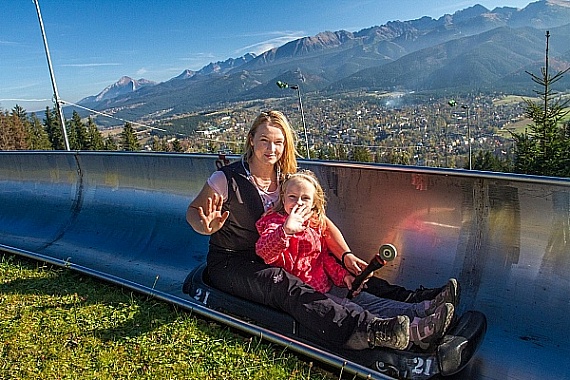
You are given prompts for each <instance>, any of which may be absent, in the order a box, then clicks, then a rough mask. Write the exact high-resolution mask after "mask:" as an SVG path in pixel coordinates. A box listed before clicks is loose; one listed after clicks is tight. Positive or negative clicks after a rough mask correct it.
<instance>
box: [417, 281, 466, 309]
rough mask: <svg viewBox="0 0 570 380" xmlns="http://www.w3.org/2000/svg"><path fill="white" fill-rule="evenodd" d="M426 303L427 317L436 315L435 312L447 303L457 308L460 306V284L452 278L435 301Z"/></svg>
mask: <svg viewBox="0 0 570 380" xmlns="http://www.w3.org/2000/svg"><path fill="white" fill-rule="evenodd" d="M424 302H426V303H427V307H426V311H425V313H426V315H430V314H433V313H435V310H436V309H437V308H438V307H439V306H440V305H443V304H445V303H450V304H452V305H453V307H457V305H458V304H459V283H458V282H457V280H456V279H454V278H450V279H449V281H448V282H447V284H445V286H443V287H442V288H441V290H440V291H439V293H437V295H436V296H435V297H434V298H433V300H431V301H424Z"/></svg>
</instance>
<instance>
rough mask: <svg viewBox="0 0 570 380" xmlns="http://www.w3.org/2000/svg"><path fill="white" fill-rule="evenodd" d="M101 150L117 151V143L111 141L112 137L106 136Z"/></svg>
mask: <svg viewBox="0 0 570 380" xmlns="http://www.w3.org/2000/svg"><path fill="white" fill-rule="evenodd" d="M103 149H104V150H119V147H118V145H117V143H116V142H115V140H113V137H111V135H109V136H107V138H106V139H105V142H104V143H103Z"/></svg>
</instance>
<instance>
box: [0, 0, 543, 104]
mask: <svg viewBox="0 0 570 380" xmlns="http://www.w3.org/2000/svg"><path fill="white" fill-rule="evenodd" d="M531 2H532V1H530V0H496V1H495V0H479V1H477V0H473V1H471V0H470V1H463V0H437V1H431V0H429V1H428V0H288V1H286V0H277V1H272V0H249V1H238V0H227V1H216V0H39V5H40V10H41V14H42V18H43V22H44V27H45V31H46V36H47V40H48V45H49V50H50V53H51V59H52V64H53V70H54V74H55V78H56V82H57V87H58V92H59V97H60V98H61V99H62V100H64V101H68V102H77V101H78V100H80V99H82V98H84V97H86V96H90V95H97V94H98V93H99V92H100V91H101V90H103V89H104V88H105V87H107V86H108V85H110V84H113V83H114V82H116V81H117V80H118V79H119V78H120V77H121V76H123V75H127V76H130V77H132V78H135V79H139V78H145V79H149V80H153V81H156V82H163V81H166V80H168V79H170V78H172V77H175V76H177V75H178V74H180V73H181V72H182V71H183V70H185V69H191V70H199V69H200V68H202V67H203V66H205V65H207V64H208V63H210V62H216V61H223V60H226V59H228V58H230V57H232V58H236V57H240V56H242V55H243V54H245V53H248V52H253V53H256V54H259V53H262V52H263V51H266V50H268V49H270V48H272V47H275V46H280V45H282V44H284V43H286V42H288V41H291V40H293V39H297V38H300V37H304V36H312V35H315V34H317V33H319V32H322V31H327V30H328V31H337V30H341V29H344V30H348V31H358V30H361V29H364V28H368V27H371V26H375V25H382V24H385V23H386V22H387V21H394V20H401V21H406V20H413V19H417V18H420V17H422V16H430V17H433V18H436V19H437V18H439V17H441V16H442V15H444V14H446V13H454V12H455V11H457V10H460V9H465V8H467V7H469V6H472V5H475V4H481V5H483V6H485V7H487V8H488V9H493V8H495V7H497V6H499V7H502V6H511V7H517V8H524V7H525V6H526V5H528V4H529V3H531ZM0 14H1V15H2V21H1V22H0V109H4V110H10V109H11V108H12V107H13V106H14V105H15V104H19V105H21V106H22V107H24V108H25V109H26V110H28V111H35V110H43V109H44V108H45V106H46V105H50V106H52V104H53V103H52V102H51V100H50V99H52V98H53V89H52V85H51V81H50V74H49V69H48V65H47V61H46V56H45V51H44V45H43V40H42V35H41V31H40V27H39V22H38V17H37V13H36V7H35V5H34V2H33V1H32V0H1V1H0Z"/></svg>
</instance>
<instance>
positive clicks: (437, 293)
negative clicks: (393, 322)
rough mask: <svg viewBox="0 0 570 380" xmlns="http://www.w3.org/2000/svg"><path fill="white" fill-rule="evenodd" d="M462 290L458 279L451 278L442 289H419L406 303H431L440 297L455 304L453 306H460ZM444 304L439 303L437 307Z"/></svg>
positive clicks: (421, 287)
mask: <svg viewBox="0 0 570 380" xmlns="http://www.w3.org/2000/svg"><path fill="white" fill-rule="evenodd" d="M460 291H461V289H460V288H459V282H457V280H456V279H454V278H450V279H449V281H448V282H447V284H445V285H444V286H442V287H441V288H433V289H430V288H424V287H423V286H420V287H419V288H418V289H416V290H415V291H413V292H412V293H411V294H410V295H409V296H408V297H407V298H406V299H405V301H404V302H408V303H420V302H422V301H431V300H434V299H436V298H438V297H440V298H442V297H443V298H445V299H446V302H449V303H451V304H453V306H454V307H455V306H457V305H459V296H460ZM441 304H442V302H438V303H437V305H436V307H437V306H439V305H441Z"/></svg>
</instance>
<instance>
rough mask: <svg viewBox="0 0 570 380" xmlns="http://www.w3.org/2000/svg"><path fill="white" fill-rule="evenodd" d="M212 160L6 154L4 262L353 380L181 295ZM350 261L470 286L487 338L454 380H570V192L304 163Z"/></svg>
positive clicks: (327, 358)
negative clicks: (117, 292) (382, 251)
mask: <svg viewBox="0 0 570 380" xmlns="http://www.w3.org/2000/svg"><path fill="white" fill-rule="evenodd" d="M217 160H218V157H217V156H216V155H192V154H160V153H156V154H155V153H125V152H112V153H107V152H0V249H1V250H5V251H8V252H13V253H16V254H20V255H23V256H27V257H31V258H34V259H38V260H44V261H47V262H51V263H53V264H56V265H61V266H68V267H70V268H71V269H73V270H77V271H80V272H83V273H86V274H89V275H92V276H95V277H98V278H101V279H105V280H108V281H111V282H113V283H117V284H121V285H125V286H127V287H130V288H132V289H134V290H136V291H139V292H142V293H145V294H149V295H152V296H154V297H157V298H158V299H162V300H164V301H167V302H171V303H174V304H177V305H180V306H182V307H183V308H185V309H188V310H193V311H194V312H196V313H198V314H200V315H203V316H205V317H208V318H212V319H214V320H216V321H218V322H221V323H224V324H227V325H230V326H232V327H235V328H238V329H240V330H243V331H244V332H247V333H250V334H252V335H257V336H262V337H263V338H265V339H267V340H269V341H272V342H274V343H278V344H282V345H286V346H288V347H289V348H290V349H291V350H292V351H296V352H299V353H302V354H304V355H307V356H308V357H312V358H314V359H315V360H319V361H321V362H324V363H327V364H329V365H333V366H336V367H343V366H344V371H345V372H348V373H358V374H361V375H363V376H366V375H368V374H370V375H371V377H372V378H383V376H382V375H380V374H379V373H376V372H373V373H370V372H371V371H370V370H369V369H367V368H365V367H362V366H360V365H358V364H356V363H351V362H346V361H345V360H344V359H343V358H341V357H338V356H335V355H332V354H330V353H328V352H325V351H322V350H319V349H317V348H315V347H312V346H310V345H307V344H304V343H302V342H298V341H295V340H294V339H291V338H288V337H284V336H282V335H280V334H277V333H275V332H272V331H270V330H267V329H263V328H260V327H258V326H255V325H253V324H250V323H247V322H244V321H241V320H238V319H236V318H233V317H231V316H228V315H225V314H222V313H219V312H216V311H214V310H211V309H208V308H206V307H204V306H202V305H201V304H200V303H198V302H196V301H195V300H194V299H192V298H191V297H189V296H188V295H186V294H184V293H183V292H182V284H183V282H184V279H185V277H186V275H187V274H188V273H189V272H190V271H191V270H193V269H194V268H196V267H198V266H199V265H200V264H201V263H203V262H204V261H205V253H206V249H207V237H204V236H201V235H199V234H196V233H195V232H193V231H192V229H191V228H190V227H189V226H188V225H187V224H186V221H185V211H186V207H187V206H188V203H189V202H190V200H192V199H193V198H194V196H196V194H197V193H198V192H199V191H200V189H201V187H202V185H203V184H204V182H205V180H206V178H207V177H208V176H209V174H210V173H211V172H212V171H213V170H215V168H216V165H215V164H216V161H217ZM301 166H303V167H305V168H309V169H311V170H313V171H315V172H316V173H317V175H318V176H319V178H320V180H321V182H322V184H323V187H324V189H325V191H326V193H327V197H328V212H329V216H330V217H331V219H333V220H334V221H335V222H336V223H337V224H338V226H339V227H340V228H341V230H342V231H343V233H344V234H345V236H346V238H347V240H348V242H349V244H350V246H351V248H352V250H353V251H354V252H355V253H358V254H360V255H361V257H363V258H365V259H370V258H371V257H372V255H373V254H374V253H375V252H376V250H377V248H378V246H379V245H380V244H382V243H386V242H388V243H392V244H394V245H395V246H396V247H397V249H398V252H399V256H398V257H397V258H396V260H395V261H394V262H392V263H390V264H389V265H388V266H386V267H385V268H383V269H382V276H383V277H384V278H386V279H387V280H389V281H391V282H394V283H398V284H401V285H404V286H407V287H409V288H415V287H417V286H419V285H424V286H428V287H432V286H440V285H441V284H443V283H445V281H446V280H447V279H448V278H449V277H456V278H458V280H459V281H460V283H461V284H462V298H461V305H460V306H459V310H458V311H459V313H463V312H465V311H467V310H478V311H481V312H483V313H484V314H485V315H486V317H487V321H488V330H487V334H486V336H485V339H484V341H483V344H482V345H481V347H480V349H479V351H478V352H477V354H476V356H475V358H474V359H473V360H472V361H471V363H470V364H469V366H468V367H467V368H466V369H465V370H464V371H463V372H461V373H459V374H457V375H455V376H453V377H451V378H457V379H466V378H469V379H497V380H499V379H500V380H503V379H513V380H515V379H516V380H519V379H570V370H569V368H570V344H569V338H570V332H569V331H570V320H569V318H568V315H569V314H570V181H569V180H562V179H554V178H542V177H531V176H519V175H506V174H493V173H482V172H469V171H463V170H446V169H430V168H419V167H403V166H389V165H365V164H347V163H335V162H318V161H303V162H301Z"/></svg>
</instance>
